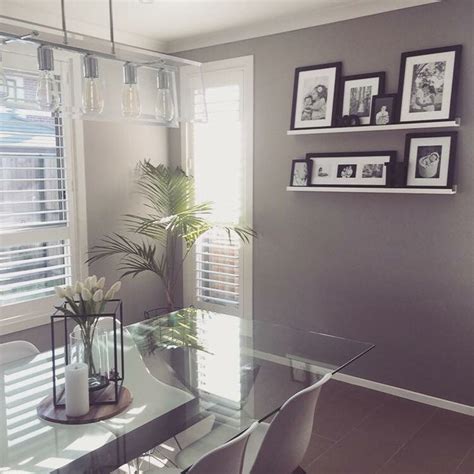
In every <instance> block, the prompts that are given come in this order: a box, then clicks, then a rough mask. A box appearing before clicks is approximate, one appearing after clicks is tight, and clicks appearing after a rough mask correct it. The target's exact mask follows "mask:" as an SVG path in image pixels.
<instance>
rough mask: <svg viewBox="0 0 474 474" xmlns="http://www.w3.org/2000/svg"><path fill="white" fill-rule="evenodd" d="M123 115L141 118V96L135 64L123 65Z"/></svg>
mask: <svg viewBox="0 0 474 474" xmlns="http://www.w3.org/2000/svg"><path fill="white" fill-rule="evenodd" d="M123 82H124V84H123V88H122V115H123V116H124V117H127V118H137V117H139V116H140V112H141V105H140V94H139V91H138V84H137V67H136V66H135V65H134V64H130V63H125V64H124V65H123Z"/></svg>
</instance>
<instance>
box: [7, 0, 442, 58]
mask: <svg viewBox="0 0 474 474" xmlns="http://www.w3.org/2000/svg"><path fill="white" fill-rule="evenodd" d="M436 1H440V0H114V1H113V5H114V21H115V28H116V40H117V41H119V42H125V43H130V44H134V45H137V46H142V47H147V48H153V49H159V50H161V51H164V52H166V51H168V52H173V51H183V50H186V49H191V48H195V47H202V46H208V45H211V44H218V43H226V42H229V41H236V40H240V39H246V38H252V37H257V36H264V35H268V34H274V33H280V32H283V31H291V30H296V29H300V28H307V27H310V26H315V25H319V24H324V23H332V22H335V21H341V20H346V19H349V18H355V17H359V16H366V15H372V14H376V13H382V12H385V11H390V10H396V9H399V8H407V7H412V6H416V5H421V4H425V3H433V2H436ZM150 2H151V3H150ZM65 5H66V15H67V25H68V29H69V30H71V31H77V32H82V33H85V34H90V35H93V36H100V37H105V36H106V35H107V32H108V1H107V0H65ZM0 12H1V14H2V15H7V16H12V17H15V18H21V19H23V20H27V21H34V22H38V23H43V24H47V25H49V26H55V27H61V15H60V0H0Z"/></svg>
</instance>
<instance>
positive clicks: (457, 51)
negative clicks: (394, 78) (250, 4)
mask: <svg viewBox="0 0 474 474" xmlns="http://www.w3.org/2000/svg"><path fill="white" fill-rule="evenodd" d="M443 53H454V60H453V64H452V78H451V84H450V88H449V89H450V102H449V107H448V109H449V110H448V113H447V114H446V111H443V113H441V114H434V113H432V114H425V116H422V115H418V116H417V114H415V113H414V112H410V111H409V114H408V116H407V117H405V111H404V108H405V107H406V106H407V105H408V107H410V106H409V103H410V102H408V104H407V103H406V102H407V101H406V99H405V98H404V96H405V85H406V84H405V82H406V79H407V78H408V76H407V74H408V71H407V62H408V61H409V60H410V59H411V58H416V57H422V56H429V55H433V56H435V55H436V54H443ZM461 53H462V45H461V44H457V45H453V46H444V47H440V48H431V49H422V50H418V51H409V52H405V53H402V56H401V61H400V75H399V80H398V120H399V123H420V122H440V121H444V120H453V119H454V118H455V116H456V102H457V96H458V89H459V75H460V74H459V73H460V70H461ZM425 60H426V59H425ZM432 60H433V62H436V58H435V57H433V58H432ZM426 64H429V63H426ZM426 64H425V65H426ZM411 89H412V90H411V91H410V95H409V99H410V101H411V98H412V94H413V78H412V84H411ZM444 92H445V89H444V84H443V94H444ZM433 103H434V99H433ZM433 106H434V107H435V105H433ZM433 112H436V110H435V111H433ZM413 114H414V115H415V117H416V120H413V119H414V118H415V117H413V116H412V115H413ZM433 116H434V117H433ZM410 119H411V120H410Z"/></svg>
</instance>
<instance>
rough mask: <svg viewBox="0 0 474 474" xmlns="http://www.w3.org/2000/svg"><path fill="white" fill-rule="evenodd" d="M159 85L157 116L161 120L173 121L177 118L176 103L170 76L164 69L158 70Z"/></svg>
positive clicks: (156, 100) (156, 103)
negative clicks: (172, 93) (171, 88)
mask: <svg viewBox="0 0 474 474" xmlns="http://www.w3.org/2000/svg"><path fill="white" fill-rule="evenodd" d="M157 86H158V90H157V91H156V99H155V116H156V118H157V119H158V120H159V121H160V122H172V121H173V119H174V118H175V105H174V100H173V96H172V95H171V90H170V87H171V84H170V77H169V75H168V73H167V71H165V70H164V69H161V70H160V71H159V72H158V76H157Z"/></svg>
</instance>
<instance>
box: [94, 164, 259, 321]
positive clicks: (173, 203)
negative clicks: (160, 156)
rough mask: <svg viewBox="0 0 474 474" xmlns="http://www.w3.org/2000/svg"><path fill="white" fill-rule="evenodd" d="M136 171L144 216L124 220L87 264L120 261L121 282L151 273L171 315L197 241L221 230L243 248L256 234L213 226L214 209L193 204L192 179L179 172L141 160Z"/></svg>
mask: <svg viewBox="0 0 474 474" xmlns="http://www.w3.org/2000/svg"><path fill="white" fill-rule="evenodd" d="M137 172H138V178H137V180H136V184H137V192H138V193H139V194H140V195H141V196H142V197H143V198H144V204H145V205H144V210H145V211H146V213H144V214H143V215H141V214H127V215H126V216H124V223H125V225H126V229H127V231H126V232H125V233H114V234H111V235H107V236H105V237H104V238H103V239H102V240H101V241H100V243H99V244H98V245H96V246H94V247H93V248H92V249H91V251H90V257H89V259H88V262H89V263H92V262H96V261H98V260H101V259H103V258H108V257H112V256H119V257H120V266H119V270H120V271H121V272H122V274H121V278H123V277H126V276H131V277H135V276H137V275H138V274H140V273H144V272H152V273H154V274H155V275H156V276H157V277H158V278H159V280H160V281H161V283H162V284H163V288H164V290H165V294H166V306H167V311H168V312H171V311H173V310H174V309H175V308H176V286H177V284H178V282H179V278H180V276H181V273H182V269H183V264H184V261H185V259H186V257H187V256H188V255H189V252H190V251H191V249H192V248H193V246H194V244H195V243H196V241H197V240H198V239H199V237H200V236H202V235H203V234H205V233H206V232H208V231H210V230H212V229H216V228H221V229H224V230H225V231H226V232H227V233H228V235H229V238H230V237H231V235H232V234H234V235H237V236H238V238H240V239H241V240H242V241H243V242H244V243H246V242H249V240H250V239H251V238H253V237H255V236H256V233H255V231H254V230H253V229H251V228H249V227H242V226H238V225H232V224H229V225H226V224H216V223H214V222H212V220H211V219H210V217H211V214H212V211H213V204H212V203H211V202H203V203H195V202H194V179H193V177H192V176H189V175H187V174H186V173H185V172H184V171H183V170H182V169H181V168H179V167H176V168H174V169H171V168H170V167H168V166H165V165H162V164H160V165H157V166H154V165H153V164H151V163H150V162H149V161H147V160H145V161H143V162H140V163H139V164H138V166H137Z"/></svg>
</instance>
